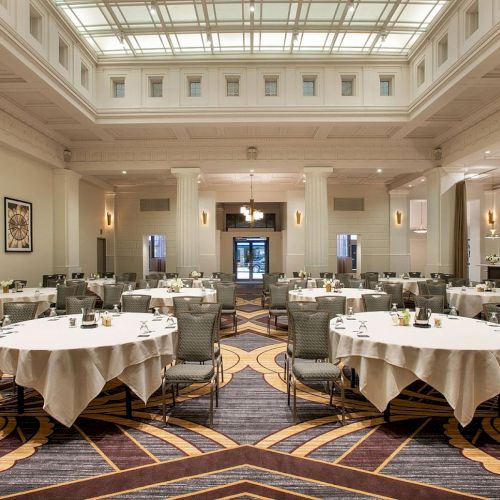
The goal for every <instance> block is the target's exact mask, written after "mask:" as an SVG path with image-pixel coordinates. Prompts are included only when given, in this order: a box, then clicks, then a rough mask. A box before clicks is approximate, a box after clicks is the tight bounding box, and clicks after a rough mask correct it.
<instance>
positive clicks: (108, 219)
mask: <svg viewBox="0 0 500 500" xmlns="http://www.w3.org/2000/svg"><path fill="white" fill-rule="evenodd" d="M106 222H107V223H108V226H111V212H106Z"/></svg>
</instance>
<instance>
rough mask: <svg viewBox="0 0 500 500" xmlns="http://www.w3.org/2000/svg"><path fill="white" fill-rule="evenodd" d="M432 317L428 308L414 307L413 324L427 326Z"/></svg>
mask: <svg viewBox="0 0 500 500" xmlns="http://www.w3.org/2000/svg"><path fill="white" fill-rule="evenodd" d="M431 316H432V310H431V309H429V308H428V307H415V324H416V325H428V324H429V321H430V319H431Z"/></svg>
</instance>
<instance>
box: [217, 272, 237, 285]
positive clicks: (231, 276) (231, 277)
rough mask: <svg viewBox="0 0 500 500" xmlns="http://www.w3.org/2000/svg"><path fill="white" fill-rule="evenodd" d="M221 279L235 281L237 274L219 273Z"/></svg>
mask: <svg viewBox="0 0 500 500" xmlns="http://www.w3.org/2000/svg"><path fill="white" fill-rule="evenodd" d="M219 279H220V280H221V282H222V283H233V282H234V279H235V276H234V274H232V273H219Z"/></svg>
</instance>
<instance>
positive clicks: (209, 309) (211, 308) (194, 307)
mask: <svg viewBox="0 0 500 500" xmlns="http://www.w3.org/2000/svg"><path fill="white" fill-rule="evenodd" d="M221 310H222V307H221V305H220V304H189V312H191V313H195V314H207V313H208V314H216V315H217V318H216V320H215V322H214V332H213V340H214V357H215V364H216V366H217V377H219V374H220V378H221V382H224V363H223V360H222V351H221V348H220V337H219V327H220V316H221ZM207 361H209V360H208V359H207Z"/></svg>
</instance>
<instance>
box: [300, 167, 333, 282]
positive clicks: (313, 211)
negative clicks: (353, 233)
mask: <svg viewBox="0 0 500 500" xmlns="http://www.w3.org/2000/svg"><path fill="white" fill-rule="evenodd" d="M332 172H333V168H332V167H306V168H304V174H305V176H306V194H305V212H306V213H305V217H304V224H305V255H304V262H305V268H306V271H307V272H310V273H311V274H312V275H313V276H319V273H320V272H322V271H328V270H329V269H328V245H329V239H328V194H327V177H328V175H329V174H331V173H332Z"/></svg>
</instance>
